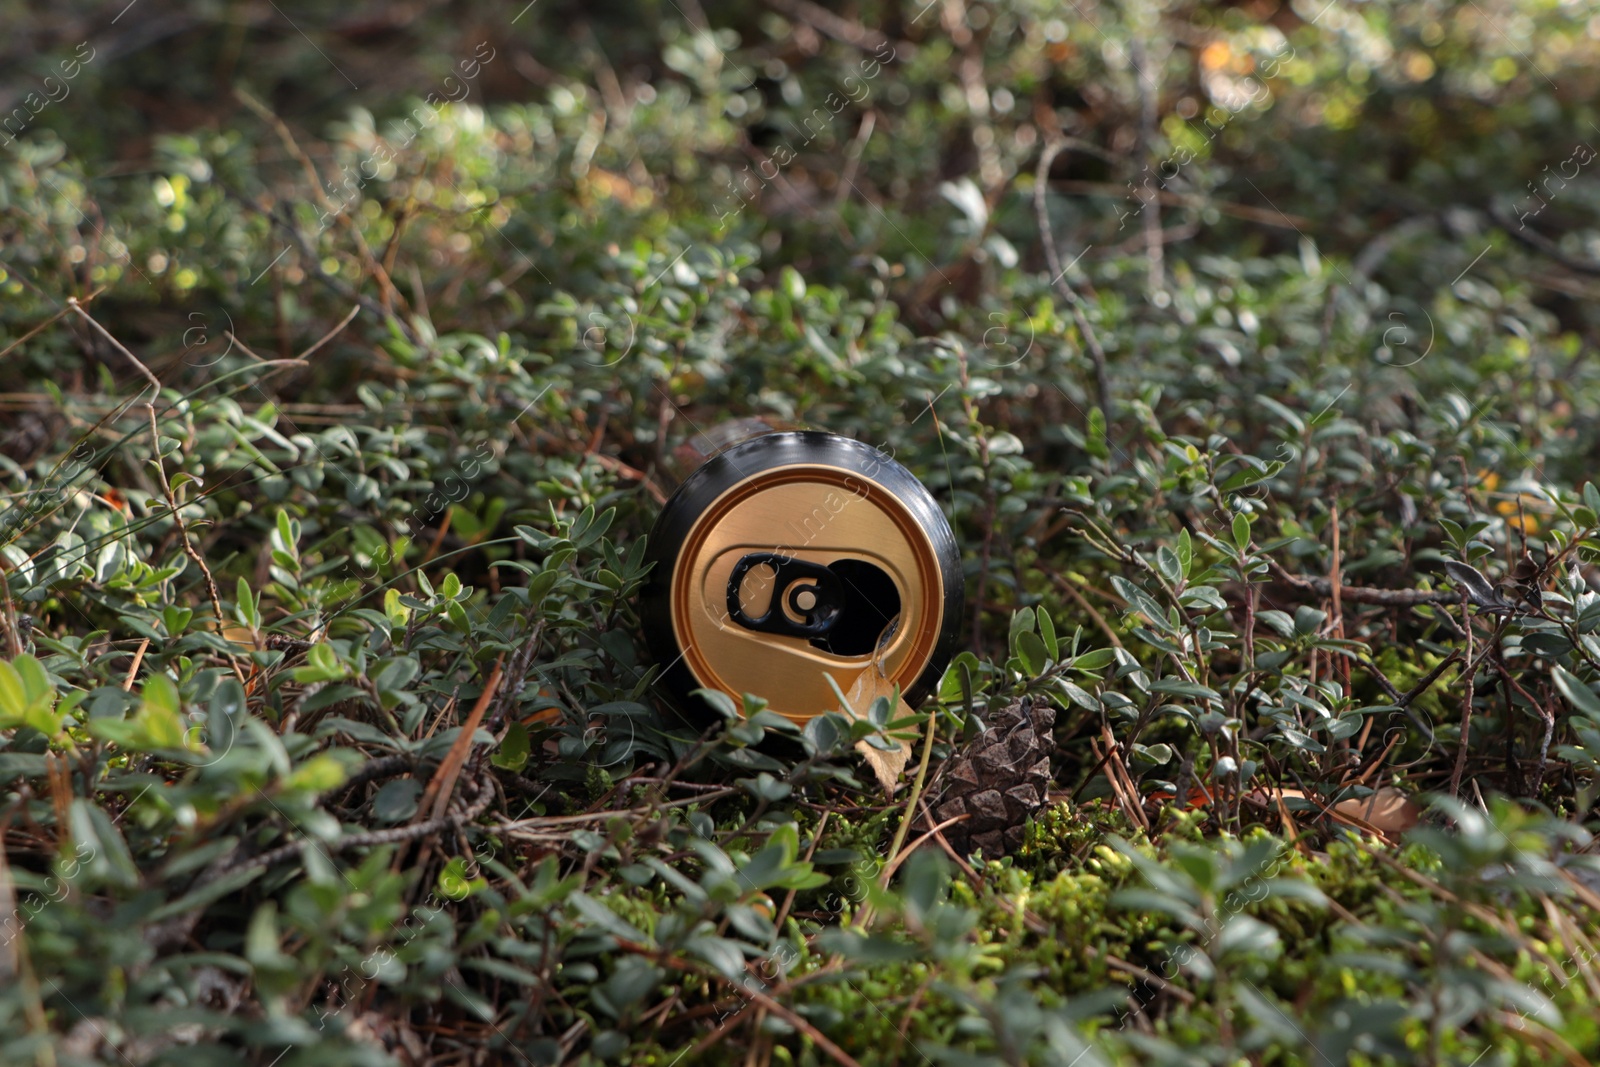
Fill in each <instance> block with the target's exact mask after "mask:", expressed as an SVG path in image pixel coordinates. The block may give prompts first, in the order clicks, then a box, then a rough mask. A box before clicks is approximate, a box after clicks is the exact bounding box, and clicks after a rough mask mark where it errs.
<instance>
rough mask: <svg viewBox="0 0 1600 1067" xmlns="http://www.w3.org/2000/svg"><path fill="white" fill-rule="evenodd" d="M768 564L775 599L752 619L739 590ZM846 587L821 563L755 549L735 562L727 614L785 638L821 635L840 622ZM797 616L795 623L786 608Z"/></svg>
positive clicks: (760, 629)
mask: <svg viewBox="0 0 1600 1067" xmlns="http://www.w3.org/2000/svg"><path fill="white" fill-rule="evenodd" d="M763 564H765V565H766V566H768V567H771V568H772V570H773V578H772V583H773V588H772V599H771V601H770V602H769V606H768V607H767V611H766V614H764V615H761V616H758V617H756V618H751V617H750V615H749V614H747V613H746V612H745V610H744V603H743V600H742V599H741V597H740V595H739V592H740V590H741V589H742V588H743V586H744V580H745V578H746V577H747V576H748V575H749V573H750V572H751V571H752V570H753V569H755V568H756V567H760V566H762V565H763ZM843 603H844V590H843V588H842V587H841V584H840V581H839V576H838V575H837V574H835V573H833V571H831V570H829V569H828V568H827V567H824V566H823V565H822V564H820V563H808V562H806V561H805V560H802V559H795V558H794V557H793V556H784V555H780V554H779V553H777V552H752V553H750V554H749V555H747V556H744V557H742V558H741V559H740V560H739V562H738V563H735V564H734V565H733V573H732V574H731V575H729V576H728V617H729V618H731V619H732V620H733V621H734V622H736V623H738V624H739V625H740V626H743V627H744V628H745V629H746V630H754V631H756V632H757V633H764V634H779V635H782V636H784V637H818V636H820V635H822V634H825V633H827V632H828V631H829V630H830V629H831V628H832V627H833V624H834V623H835V622H836V621H838V618H839V609H840V606H841V605H842V604H843ZM785 605H787V606H788V608H789V610H790V611H792V612H794V613H795V614H796V615H798V616H799V617H800V618H801V619H802V620H804V621H803V622H795V621H794V620H793V619H791V618H790V617H789V615H788V614H787V613H786V612H785V611H784V610H783V608H784V606H785Z"/></svg>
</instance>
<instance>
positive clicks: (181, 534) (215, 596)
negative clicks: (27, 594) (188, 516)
mask: <svg viewBox="0 0 1600 1067" xmlns="http://www.w3.org/2000/svg"><path fill="white" fill-rule="evenodd" d="M108 336H109V335H108ZM144 409H145V411H146V412H147V413H148V414H149V416H150V447H151V448H152V449H154V451H155V455H154V457H153V460H154V462H155V466H156V473H157V474H158V475H160V477H161V494H162V495H163V496H164V497H166V500H167V509H168V510H169V511H171V512H172V521H173V522H174V523H176V524H177V526H178V540H179V541H180V542H181V543H182V544H183V554H184V555H186V556H188V557H189V558H190V559H192V560H193V561H194V565H195V566H196V567H199V568H200V573H201V574H202V575H203V576H204V577H205V580H206V595H207V596H209V597H210V598H211V611H212V613H213V614H214V615H215V616H216V631H217V638H218V640H220V641H221V642H222V643H223V646H224V647H226V648H228V649H229V651H228V653H227V656H228V662H229V663H230V664H232V665H233V673H234V674H235V675H236V676H237V677H238V679H239V684H240V685H243V684H245V677H244V671H243V670H241V669H240V667H239V661H238V659H237V658H236V657H235V656H234V654H233V652H232V648H233V642H232V641H230V640H229V639H228V631H227V626H226V624H225V623H224V617H223V614H222V597H221V595H220V594H219V593H218V591H217V580H216V578H214V577H213V576H212V574H211V568H210V567H208V566H206V558H205V557H204V556H202V555H201V554H200V550H199V549H197V548H195V547H194V542H193V541H191V540H190V539H189V524H188V523H186V522H184V521H183V512H182V511H181V510H180V509H179V508H178V498H177V497H176V496H175V495H173V492H172V483H171V482H170V481H168V480H167V465H166V463H165V462H163V460H162V458H161V430H160V428H159V427H158V426H157V425H156V408H155V405H154V404H146V405H145V406H144ZM140 651H141V653H142V652H143V650H142V649H141V650H140ZM135 666H137V664H135Z"/></svg>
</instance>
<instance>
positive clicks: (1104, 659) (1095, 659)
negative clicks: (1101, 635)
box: [1072, 648, 1117, 673]
mask: <svg viewBox="0 0 1600 1067" xmlns="http://www.w3.org/2000/svg"><path fill="white" fill-rule="evenodd" d="M1116 661H1117V650H1116V649H1114V648H1093V649H1090V650H1089V651H1088V652H1085V653H1084V654H1083V655H1081V656H1079V657H1078V658H1076V659H1074V660H1073V661H1072V669H1073V670H1075V671H1083V672H1085V673H1088V672H1090V671H1103V670H1105V669H1106V668H1107V667H1109V666H1111V665H1112V664H1113V663H1115V662H1116Z"/></svg>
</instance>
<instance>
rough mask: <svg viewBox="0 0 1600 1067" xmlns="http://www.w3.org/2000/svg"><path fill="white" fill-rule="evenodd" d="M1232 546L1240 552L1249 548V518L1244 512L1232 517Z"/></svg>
mask: <svg viewBox="0 0 1600 1067" xmlns="http://www.w3.org/2000/svg"><path fill="white" fill-rule="evenodd" d="M1233 544H1234V547H1235V548H1237V549H1238V550H1239V551H1240V552H1243V551H1245V550H1246V549H1247V548H1249V547H1250V518H1249V516H1247V515H1245V514H1244V512H1240V513H1239V514H1237V515H1235V516H1234V517H1233Z"/></svg>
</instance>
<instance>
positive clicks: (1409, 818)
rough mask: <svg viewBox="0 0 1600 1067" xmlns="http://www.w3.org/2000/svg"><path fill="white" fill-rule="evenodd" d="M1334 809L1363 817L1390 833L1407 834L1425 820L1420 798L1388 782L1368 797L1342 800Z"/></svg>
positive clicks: (1369, 822)
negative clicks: (1420, 806)
mask: <svg viewBox="0 0 1600 1067" xmlns="http://www.w3.org/2000/svg"><path fill="white" fill-rule="evenodd" d="M1333 813H1334V814H1335V815H1343V816H1347V817H1350V818H1354V819H1360V820H1361V821H1362V822H1364V823H1367V824H1368V825H1369V826H1373V827H1376V828H1377V829H1379V830H1382V831H1383V832H1384V833H1386V834H1403V833H1405V832H1406V831H1407V830H1409V829H1411V828H1412V827H1413V826H1415V825H1417V823H1419V822H1421V821H1422V809H1421V808H1419V807H1417V805H1416V802H1415V801H1413V800H1412V799H1411V798H1410V797H1409V796H1407V795H1406V794H1405V793H1403V792H1402V791H1400V790H1398V789H1396V788H1394V787H1393V786H1388V785H1386V786H1384V787H1383V788H1381V789H1378V790H1375V791H1374V792H1373V794H1372V795H1371V796H1368V797H1361V798H1359V799H1351V800H1341V801H1339V803H1337V804H1335V805H1334V806H1333Z"/></svg>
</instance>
